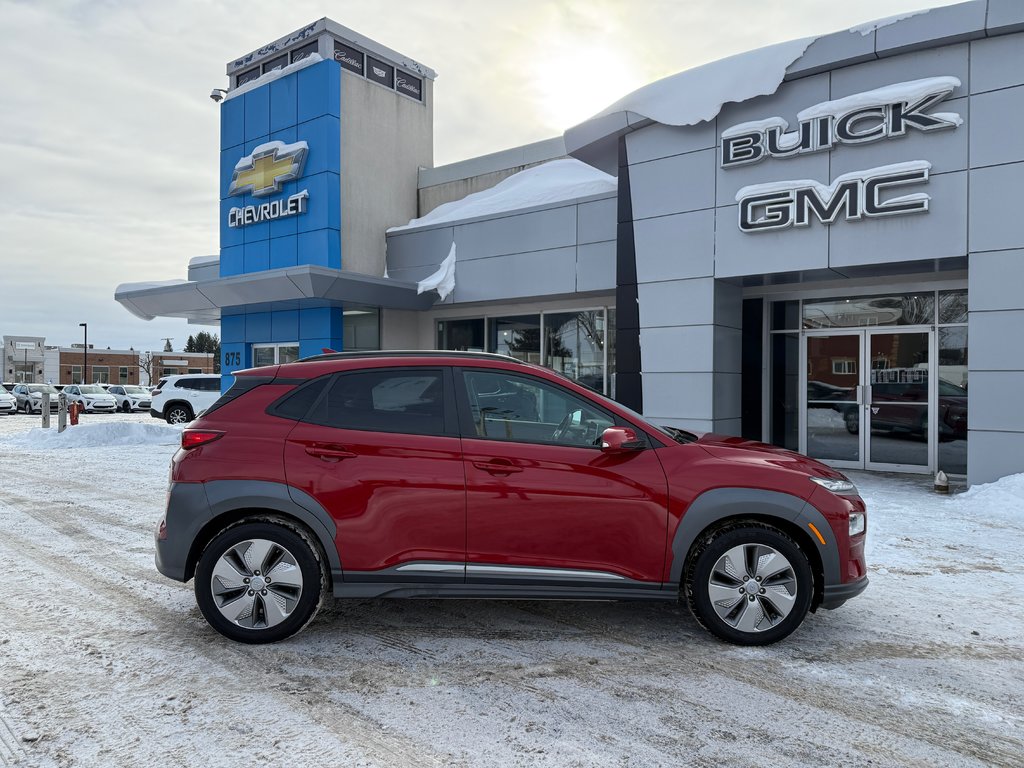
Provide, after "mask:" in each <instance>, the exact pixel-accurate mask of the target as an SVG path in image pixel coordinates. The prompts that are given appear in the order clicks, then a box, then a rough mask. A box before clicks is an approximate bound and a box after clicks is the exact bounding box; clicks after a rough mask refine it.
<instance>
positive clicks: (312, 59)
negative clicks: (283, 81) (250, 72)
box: [224, 53, 323, 101]
mask: <svg viewBox="0 0 1024 768" xmlns="http://www.w3.org/2000/svg"><path fill="white" fill-rule="evenodd" d="M321 61H323V57H322V56H321V55H320V54H319V53H311V54H309V56H307V57H306V58H304V59H299V60H298V61H293V62H292V63H291V64H289V65H288V66H287V67H280V68H279V69H272V70H270V71H269V72H265V73H264V74H262V75H260V76H259V77H257V78H256V79H255V80H250V81H249V82H247V83H243V84H242V85H240V86H238V87H237V88H235V89H233V90H230V91H228V94H227V96H225V97H224V100H225V101H227V100H228V99H233V98H235V96H241V95H242V94H243V93H246V92H247V91H251V90H253V89H255V88H259V87H260V86H263V85H266V84H267V83H270V82H273V81H274V80H277V79H279V78H282V77H284V76H285V75H290V74H292V73H293V72H298V71H299V70H300V69H305V68H306V67H309V66H312V65H313V64H319V63H320V62H321Z"/></svg>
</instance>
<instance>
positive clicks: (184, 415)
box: [164, 403, 195, 424]
mask: <svg viewBox="0 0 1024 768" xmlns="http://www.w3.org/2000/svg"><path fill="white" fill-rule="evenodd" d="M164 418H165V419H166V420H167V423H168V424H188V422H190V421H192V419H194V418H195V416H194V415H193V414H192V409H191V408H189V407H188V406H187V405H184V404H182V403H175V404H174V405H172V406H171V407H170V408H168V409H167V410H166V411H165V412H164Z"/></svg>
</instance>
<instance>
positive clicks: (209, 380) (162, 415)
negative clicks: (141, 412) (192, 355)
mask: <svg viewBox="0 0 1024 768" xmlns="http://www.w3.org/2000/svg"><path fill="white" fill-rule="evenodd" d="M219 398H220V374H217V373H190V374H187V375H181V376H164V377H163V378H162V379H160V383H159V384H157V385H156V390H155V391H154V392H153V405H152V407H151V408H150V409H149V415H150V416H153V417H154V418H157V419H165V420H166V421H167V423H168V424H187V423H188V422H190V421H192V419H194V418H195V417H196V416H198V415H199V414H200V413H202V412H203V411H205V410H206V409H207V408H209V407H210V406H211V405H213V404H214V403H215V402H217V400H218V399H219Z"/></svg>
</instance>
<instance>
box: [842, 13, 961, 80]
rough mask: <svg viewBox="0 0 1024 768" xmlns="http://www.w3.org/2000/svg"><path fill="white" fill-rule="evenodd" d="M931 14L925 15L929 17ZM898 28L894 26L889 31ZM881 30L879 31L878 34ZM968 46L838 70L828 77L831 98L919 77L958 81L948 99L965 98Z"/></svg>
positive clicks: (896, 57)
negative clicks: (958, 83)
mask: <svg viewBox="0 0 1024 768" xmlns="http://www.w3.org/2000/svg"><path fill="white" fill-rule="evenodd" d="M933 12H934V11H931V12H929V14H930V13H933ZM929 14H925V15H926V16H927V15H929ZM897 26H900V25H899V24H894V25H892V27H886V29H891V28H894V27H897ZM881 31H882V30H879V34H880V33H881ZM968 51H969V46H968V45H967V44H966V43H964V44H962V45H951V46H947V47H945V48H936V49H934V50H930V51H919V52H917V53H913V54H907V55H904V56H895V57H892V58H888V59H880V60H878V61H869V62H867V63H865V64H858V65H857V66H855V67H848V68H846V69H838V70H836V71H834V72H833V73H832V98H833V99H840V98H843V97H844V96H849V95H851V94H854V93H860V92H861V91H870V90H873V89H875V88H881V87H882V86H886V85H892V84H893V83H903V82H906V81H908V80H919V79H920V78H923V77H939V76H942V75H953V76H954V77H958V78H960V83H961V85H960V87H959V88H957V89H956V90H955V91H953V95H952V98H954V99H957V98H960V97H961V96H966V95H967V92H968V84H969V77H968V75H969V73H970V68H969V66H968V60H969V55H968Z"/></svg>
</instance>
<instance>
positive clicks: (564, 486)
mask: <svg viewBox="0 0 1024 768" xmlns="http://www.w3.org/2000/svg"><path fill="white" fill-rule="evenodd" d="M235 376H236V379H235V383H234V386H232V387H231V389H230V390H229V391H228V392H227V393H226V394H224V395H223V396H222V397H221V399H220V400H219V401H217V403H216V404H214V405H213V406H212V407H211V408H209V409H208V410H207V411H206V412H205V413H204V414H203V415H202V416H201V417H200V418H199V419H198V420H196V421H195V422H193V423H192V424H191V425H190V428H189V429H186V430H185V431H184V433H183V434H182V440H181V443H182V447H181V450H179V451H178V452H177V453H176V454H175V456H174V459H173V461H172V466H171V484H170V491H169V493H168V497H167V512H166V514H165V516H164V519H163V520H161V521H160V524H159V527H158V530H157V534H156V564H157V568H158V569H159V570H160V572H161V573H163V574H164V575H166V576H169V577H170V578H172V579H176V580H178V581H188V580H189V579H192V578H193V577H194V578H195V594H196V601H197V602H198V604H199V608H200V610H201V611H202V613H203V615H204V616H205V617H206V620H207V621H208V622H209V623H210V624H211V625H212V626H213V627H214V628H215V629H216V630H217V631H218V632H220V633H222V634H223V635H225V636H227V637H229V638H232V639H234V640H239V641H242V642H247V643H265V642H273V641H276V640H281V639H283V638H286V637H288V636H290V635H292V634H294V633H295V632H298V631H299V630H300V629H302V627H303V626H305V625H306V624H307V623H308V622H309V621H310V620H311V619H312V618H313V616H314V615H315V613H316V611H317V608H318V607H319V605H320V603H321V601H322V600H323V599H324V598H325V596H326V595H328V594H331V593H333V595H334V596H335V597H355V598H376V597H429V598H440V597H458V598H533V599H550V598H554V599H566V600H574V599H578V600H670V601H675V600H680V599H685V600H686V602H687V603H688V604H689V606H690V609H691V610H692V612H693V614H694V616H696V618H697V620H698V621H699V622H700V623H701V624H702V625H703V626H704V627H706V628H707V629H708V630H710V631H711V632H713V633H714V634H716V635H718V636H719V637H721V638H724V639H725V640H729V641H732V642H736V643H742V644H749V645H763V644H767V643H771V642H774V641H776V640H779V639H781V638H783V637H785V636H786V635H788V634H789V633H790V632H792V631H793V630H794V629H796V627H797V626H799V624H800V623H801V621H802V620H803V618H804V616H805V615H806V614H807V612H808V610H810V611H813V610H815V609H817V608H819V607H821V608H836V607H838V606H839V605H841V604H842V603H843V602H845V601H846V600H847V599H849V598H851V597H854V596H856V595H858V594H860V592H861V591H863V590H864V588H865V587H866V586H867V578H866V576H865V563H864V534H865V525H866V520H865V509H864V502H863V501H862V500H861V499H860V497H859V496H858V495H857V491H856V489H855V488H854V486H853V484H852V483H851V482H850V481H849V480H847V479H846V478H845V477H844V476H843V475H842V474H841V473H839V472H836V471H835V470H833V469H831V468H829V467H827V466H825V465H823V464H820V463H818V462H816V461H813V460H811V459H808V458H806V457H805V456H801V455H799V454H796V453H792V452H789V451H785V450H782V449H779V448H774V447H771V446H768V445H763V444H761V443H754V442H749V441H745V440H742V439H740V438H735V437H722V436H717V435H703V436H697V435H694V434H690V433H688V432H684V431H682V430H678V429H673V428H662V427H656V426H653V425H652V424H650V423H648V422H647V421H645V420H644V419H643V418H642V417H641V416H639V415H638V414H636V413H634V412H632V411H631V410H629V409H628V408H624V407H623V406H621V405H619V404H617V403H615V402H612V401H611V400H608V399H606V398H604V397H601V396H600V395H597V394H595V393H594V392H592V391H590V390H588V389H586V388H584V387H582V386H579V385H578V384H575V383H574V382H572V381H569V380H568V379H566V378H564V377H563V376H561V375H559V374H557V373H554V372H553V371H550V370H548V369H546V368H541V367H538V366H535V365H529V364H527V363H522V362H520V361H518V360H515V359H512V358H507V357H501V356H497V355H486V354H479V353H458V352H407V353H402V352H379V353H353V354H329V355H321V356H318V357H313V358H309V359H307V360H303V361H300V362H297V363H290V364H285V365H279V366H272V367H266V368H256V369H251V370H247V371H239V372H237V373H236V374H235Z"/></svg>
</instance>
